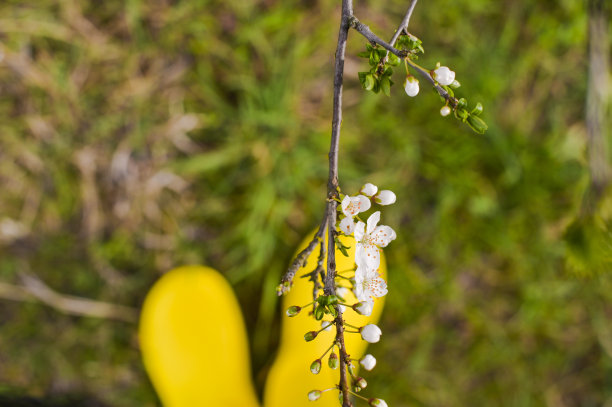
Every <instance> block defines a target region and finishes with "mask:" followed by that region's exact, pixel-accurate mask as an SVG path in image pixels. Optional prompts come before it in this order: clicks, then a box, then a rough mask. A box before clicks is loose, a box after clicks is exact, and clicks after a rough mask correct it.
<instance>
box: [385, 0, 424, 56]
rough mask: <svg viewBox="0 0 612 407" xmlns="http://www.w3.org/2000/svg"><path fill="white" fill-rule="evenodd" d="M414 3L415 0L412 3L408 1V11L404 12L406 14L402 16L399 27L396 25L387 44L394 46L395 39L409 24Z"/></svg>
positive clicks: (415, 2)
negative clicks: (395, 29)
mask: <svg viewBox="0 0 612 407" xmlns="http://www.w3.org/2000/svg"><path fill="white" fill-rule="evenodd" d="M416 4H417V0H412V3H410V7H408V11H407V12H406V15H405V16H404V19H403V20H402V22H401V23H400V25H399V27H397V31H396V32H395V34H393V37H391V41H389V45H391V46H394V45H395V41H397V39H398V38H399V36H400V35H402V31H404V30H406V29H408V24H410V17H411V16H412V12H413V11H414V7H415V6H416Z"/></svg>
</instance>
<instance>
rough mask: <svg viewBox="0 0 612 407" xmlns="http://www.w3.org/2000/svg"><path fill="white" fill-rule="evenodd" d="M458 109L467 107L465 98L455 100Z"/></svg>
mask: <svg viewBox="0 0 612 407" xmlns="http://www.w3.org/2000/svg"><path fill="white" fill-rule="evenodd" d="M457 108H458V109H466V108H467V100H466V99H465V98H461V99H459V100H458V101H457Z"/></svg>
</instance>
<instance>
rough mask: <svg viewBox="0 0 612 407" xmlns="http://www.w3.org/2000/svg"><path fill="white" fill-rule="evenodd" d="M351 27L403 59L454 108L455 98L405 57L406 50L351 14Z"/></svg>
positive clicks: (426, 72) (422, 69) (421, 68)
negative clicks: (388, 40) (393, 43)
mask: <svg viewBox="0 0 612 407" xmlns="http://www.w3.org/2000/svg"><path fill="white" fill-rule="evenodd" d="M350 24H351V28H354V29H355V31H357V32H358V33H359V34H361V35H363V36H364V37H365V38H366V39H367V40H368V41H370V43H372V44H378V45H380V46H382V47H383V48H384V49H386V50H387V51H389V52H391V53H392V54H395V55H397V56H398V57H399V58H401V59H404V60H405V61H406V63H407V64H408V65H410V66H411V67H412V68H413V69H414V70H415V71H417V72H418V73H419V74H420V75H421V76H423V77H424V78H425V79H426V80H427V81H428V82H429V83H431V85H432V86H433V87H434V88H435V89H436V91H437V92H438V94H439V95H440V96H442V97H443V98H444V99H446V101H447V102H448V103H449V104H450V105H451V106H452V107H453V108H455V107H456V106H457V99H455V98H454V97H452V96H451V95H449V94H448V92H447V91H446V90H445V89H444V88H442V87H441V86H440V85H438V83H437V82H436V81H435V80H434V78H432V76H431V74H430V73H429V72H428V71H427V70H426V69H424V68H423V67H421V66H419V65H417V64H415V63H414V62H412V61H411V60H410V59H407V58H406V57H407V56H408V52H407V51H400V50H398V49H397V48H394V47H393V46H392V45H391V44H388V43H387V42H385V41H384V40H383V39H381V38H380V37H378V36H377V35H376V34H374V33H373V32H372V30H370V27H368V26H367V25H365V24H363V23H362V22H361V21H359V20H358V19H357V17H355V16H352V17H351V19H350Z"/></svg>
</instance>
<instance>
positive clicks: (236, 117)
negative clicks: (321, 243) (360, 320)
mask: <svg viewBox="0 0 612 407" xmlns="http://www.w3.org/2000/svg"><path fill="white" fill-rule="evenodd" d="M408 3H409V1H408V0H387V1H374V0H363V1H358V0H355V14H356V16H357V17H358V18H360V19H361V21H362V22H364V23H366V24H368V25H370V27H371V28H372V29H373V31H374V32H376V33H377V34H379V36H381V37H382V38H387V39H388V38H390V37H391V36H392V34H393V32H394V30H395V28H396V27H397V25H398V24H399V22H400V21H401V19H402V17H403V15H404V13H405V11H406V9H407V7H408ZM592 3H599V5H600V6H602V5H605V3H606V2H605V1H602V0H600V1H594V2H592ZM339 5H340V1H332V0H301V1H300V0H284V1H278V0H223V1H220V0H219V1H217V0H149V1H145V0H127V1H119V0H108V1H104V2H93V1H86V0H4V1H2V2H1V3H0V118H1V120H0V188H1V192H0V395H5V396H6V395H17V396H28V397H32V398H39V399H42V398H45V399H55V398H62V397H64V396H66V397H68V396H70V397H72V396H73V395H83V397H84V398H85V399H88V400H90V401H89V402H87V403H85V404H84V405H98V404H94V403H102V404H103V405H108V406H156V405H159V402H158V401H157V397H156V395H155V392H154V390H153V388H152V387H151V385H150V382H149V380H148V378H147V376H146V374H145V372H144V369H143V367H142V363H141V360H140V355H139V350H138V341H137V335H136V328H137V315H138V309H139V307H140V306H141V304H142V301H143V299H144V297H145V295H146V293H147V290H148V289H149V288H150V287H151V285H152V284H153V283H154V282H155V281H156V280H157V279H158V278H159V277H160V275H162V274H163V273H164V272H166V271H167V270H169V269H171V268H172V267H175V266H179V265H183V264H193V263H197V264H204V265H208V266H211V267H213V268H215V269H217V270H219V271H221V272H222V273H223V274H224V275H225V276H226V277H227V278H228V279H229V281H230V282H231V284H232V285H233V286H234V288H235V291H236V293H237V296H238V298H239V301H240V303H241V305H242V307H243V310H244V314H245V319H246V324H247V329H248V332H249V335H250V338H251V352H252V360H253V376H254V380H255V382H256V386H257V388H258V390H259V391H261V389H262V387H263V384H264V383H265V376H266V371H267V369H268V368H269V366H270V363H271V362H272V360H273V357H274V352H275V349H276V347H277V345H278V343H277V342H278V339H277V336H278V330H279V321H280V309H279V306H278V305H279V304H278V299H277V297H276V294H275V290H274V288H275V286H276V285H277V284H278V282H279V278H280V276H281V274H282V273H283V272H284V270H285V268H286V267H287V265H288V263H289V262H290V260H291V257H292V254H293V252H294V250H295V248H296V246H297V245H298V244H299V242H300V241H301V240H302V239H303V238H304V237H306V236H307V235H308V234H310V233H311V232H312V230H313V229H314V228H315V227H316V226H317V225H318V224H319V222H320V218H321V216H322V214H323V209H324V197H325V188H326V182H327V151H328V148H329V135H330V128H331V110H332V109H331V100H332V73H333V54H334V50H335V46H336V39H337V32H338V18H339ZM591 14H592V16H591V23H592V24H591V25H592V26H593V21H594V20H597V21H599V26H600V28H603V29H599V31H597V30H595V31H596V32H599V33H600V34H599V37H598V38H599V39H598V40H597V41H599V42H597V41H596V42H595V43H597V44H604V45H605V43H606V41H608V42H609V40H610V30H609V25H610V12H609V10H608V11H605V10H604V11H599V12H594V13H591ZM588 27H589V13H588V7H587V2H586V1H579V0H562V1H552V0H544V1H529V0H522V1H498V0H452V1H451V0H438V1H435V2H434V1H421V2H420V3H419V4H418V5H417V7H416V9H415V12H414V15H413V17H412V20H411V23H410V29H409V31H411V32H412V33H413V34H414V35H416V36H418V37H419V38H421V39H422V40H423V44H424V47H425V55H424V56H423V57H422V58H421V59H420V60H419V63H420V64H421V65H424V66H428V67H433V66H434V65H435V63H436V62H437V61H440V62H441V63H442V64H443V65H448V66H450V67H451V68H452V69H453V70H455V71H456V73H457V79H458V80H459V81H460V82H461V84H462V87H461V88H460V89H459V91H458V95H459V96H465V97H467V98H468V100H469V101H470V102H471V103H475V102H477V101H480V102H482V103H483V105H484V108H485V111H484V114H483V116H482V117H483V118H484V119H485V120H486V121H487V123H488V124H489V131H488V132H487V133H486V134H485V135H482V136H481V135H477V134H475V133H473V132H472V131H471V130H470V129H469V127H467V126H466V125H463V124H461V123H459V122H458V121H456V120H453V119H451V118H450V117H448V118H442V117H440V115H439V114H438V111H439V109H440V107H441V102H440V99H439V97H437V96H436V94H435V93H434V92H431V91H429V89H428V88H427V87H426V86H425V85H424V82H422V87H421V94H419V95H418V97H416V98H408V97H407V96H406V95H405V93H404V92H403V89H402V88H401V83H402V82H403V74H402V72H403V68H401V67H400V69H397V72H396V74H397V75H396V76H395V77H394V80H395V82H396V85H395V86H394V87H393V88H392V90H391V92H392V95H391V97H386V96H384V95H382V94H379V95H374V94H371V93H369V92H365V91H363V90H362V89H361V86H360V84H359V81H358V78H357V72H358V71H364V70H367V69H368V66H367V61H366V60H365V59H360V58H357V56H356V54H357V53H358V52H360V51H362V50H363V49H364V46H365V41H364V40H363V39H362V38H361V37H360V35H359V34H357V33H356V32H354V31H351V32H350V35H349V45H348V49H347V55H348V56H347V62H346V74H345V78H346V80H345V96H344V103H345V111H344V122H343V128H342V138H341V148H340V183H341V186H342V188H343V190H344V191H346V192H352V191H356V190H358V189H359V188H360V187H361V185H363V184H364V183H365V182H372V183H374V184H377V185H379V186H380V187H382V188H385V189H391V190H393V191H394V192H395V193H396V194H397V197H398V203H397V204H395V205H393V206H391V207H389V208H388V209H387V210H386V211H385V215H384V216H385V218H384V223H385V224H387V225H391V226H392V227H393V228H394V229H395V230H396V231H397V234H398V238H397V240H396V241H395V242H394V243H393V244H392V245H391V246H390V247H389V248H388V249H387V250H386V255H387V260H388V265H389V290H390V291H389V295H388V302H387V307H386V309H385V311H384V314H383V319H382V321H381V326H382V329H383V331H384V333H385V336H384V340H383V341H381V343H380V344H378V345H375V346H376V349H373V352H374V353H375V355H376V357H377V358H378V361H379V362H378V363H379V364H378V367H377V368H376V371H375V372H374V373H373V374H370V375H369V376H368V381H369V382H370V386H371V389H372V390H376V396H379V397H382V398H384V399H385V400H387V402H388V403H389V405H392V406H431V407H433V406H452V407H455V406H456V407H460V406H467V405H475V406H483V405H496V406H520V407H531V406H533V407H536V406H538V407H539V406H555V407H564V406H567V407H570V406H583V407H584V406H607V407H610V406H612V302H611V300H612V276H611V275H610V274H606V271H607V270H608V269H609V268H611V267H610V264H611V263H610V262H611V259H612V256H611V255H610V254H611V253H612V250H611V245H610V239H609V234H608V231H607V230H608V229H607V228H606V226H607V224H608V220H609V219H610V218H612V216H610V213H612V211H611V210H610V208H612V205H611V204H610V202H612V200H611V199H610V198H608V196H607V194H606V190H605V186H606V185H607V169H606V168H607V165H608V162H607V161H606V152H607V144H606V140H607V137H609V129H608V127H606V126H603V127H602V126H601V125H600V126H599V127H600V131H599V132H598V131H597V129H595V133H593V130H592V126H593V123H590V124H589V123H587V122H588V121H587V120H586V118H587V109H586V106H587V95H590V96H589V100H590V102H589V103H590V104H589V106H590V108H593V106H595V107H594V109H596V110H597V108H598V106H599V107H601V106H603V107H602V108H601V109H600V111H602V112H603V114H600V115H599V117H600V118H604V119H605V117H606V116H609V112H610V110H609V109H608V110H605V109H606V108H605V104H606V102H607V101H608V99H609V94H610V93H609V92H608V91H607V89H608V87H607V84H606V83H607V80H608V77H609V72H608V71H607V68H606V69H605V70H604V71H603V74H602V73H601V72H602V71H601V69H600V70H599V71H597V70H596V69H595V71H597V72H599V74H596V75H595V76H596V77H598V78H599V79H598V80H597V81H595V82H593V83H592V84H591V93H589V92H588V88H589V85H588V84H589V82H588V78H589V75H588V72H589V67H590V66H591V68H593V66H595V65H596V66H600V65H601V64H600V65H597V62H596V61H600V62H601V61H605V62H606V63H607V62H609V59H610V52H609V48H605V47H603V48H598V49H599V51H597V52H594V53H591V54H589V44H591V45H593V44H594V42H593V40H589V29H588ZM602 33H603V34H602ZM595 48H597V47H595ZM593 55H595V56H596V57H597V55H598V57H597V58H599V59H597V58H595V59H593ZM589 61H591V62H589ZM593 61H595V62H593ZM604 66H605V64H604ZM597 75H599V76H597ZM592 78H593V75H592ZM602 78H603V79H602ZM593 90H596V91H597V92H599V93H597V92H596V93H597V95H599V96H597V95H595V96H593ZM602 95H603V96H602ZM589 117H591V119H592V116H589ZM593 120H595V119H592V120H591V121H593ZM595 122H597V120H595ZM595 127H597V126H595ZM601 129H603V131H601ZM588 134H591V135H592V134H595V136H592V137H591V138H589V137H588ZM589 140H591V145H595V146H596V148H591V149H590V150H589V148H588V146H589ZM594 140H595V141H598V142H599V143H600V144H596V143H595V144H593V141H594ZM601 143H602V144H601ZM589 151H590V153H589ZM594 163H595V164H594ZM597 163H598V164H597ZM602 163H603V164H602ZM602 165H603V167H602ZM594 166H595V167H597V168H600V169H601V168H603V170H602V171H601V172H599V173H598V174H600V175H601V176H599V178H598V176H590V170H589V169H590V168H591V169H593V168H595V167H594ZM602 174H603V175H602ZM596 181H597V182H596ZM302 283H304V281H302ZM80 314H85V315H80ZM368 390H369V389H368ZM94 399H95V400H96V401H95V402H94V401H93V400H94ZM68 405H76V404H74V403H73V404H68ZM313 405H314V404H313Z"/></svg>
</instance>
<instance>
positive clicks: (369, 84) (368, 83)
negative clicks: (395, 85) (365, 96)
mask: <svg viewBox="0 0 612 407" xmlns="http://www.w3.org/2000/svg"><path fill="white" fill-rule="evenodd" d="M375 84H376V81H375V80H374V75H372V74H371V73H368V74H366V76H365V84H364V86H363V87H364V89H365V90H372V89H374V85H375Z"/></svg>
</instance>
